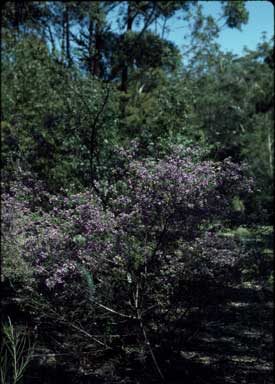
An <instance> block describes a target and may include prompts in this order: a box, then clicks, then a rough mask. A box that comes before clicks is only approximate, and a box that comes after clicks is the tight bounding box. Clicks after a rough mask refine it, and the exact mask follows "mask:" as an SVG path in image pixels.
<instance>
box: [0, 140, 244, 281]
mask: <svg viewBox="0 0 275 384" xmlns="http://www.w3.org/2000/svg"><path fill="white" fill-rule="evenodd" d="M137 151H138V145H137V143H134V144H133V150H132V151H131V150H128V152H124V153H123V152H121V156H122V157H123V159H124V163H123V162H122V164H123V167H124V169H123V171H122V169H121V170H119V169H118V170H117V173H116V174H117V175H119V177H117V179H115V180H114V181H113V182H112V184H111V185H109V186H107V187H106V181H104V182H102V183H101V182H100V181H99V183H98V187H99V188H100V186H101V184H102V188H103V187H104V188H105V190H106V188H107V194H108V196H109V200H108V208H103V206H102V204H101V201H100V199H99V198H98V197H96V196H95V194H94V193H92V192H91V191H89V190H88V191H85V192H82V193H78V194H75V195H67V196H63V195H61V194H60V195H58V196H50V197H49V199H48V211H45V210H42V209H40V208H36V209H35V210H34V209H31V207H30V202H31V199H30V198H29V197H30V191H29V190H27V189H26V190H23V189H22V188H20V189H18V188H17V189H16V188H15V190H14V191H11V192H10V193H9V194H4V196H3V200H4V204H3V212H4V223H3V225H4V226H5V231H6V232H13V233H14V232H16V231H19V230H22V231H24V238H25V240H24V242H23V244H22V257H24V258H26V259H28V261H29V262H31V263H32V265H33V267H34V271H35V274H36V276H37V277H38V278H39V279H40V280H41V279H42V280H43V281H44V282H45V284H46V285H47V287H48V288H50V289H54V288H55V287H56V286H63V285H64V284H66V281H71V280H72V279H75V277H76V276H77V275H79V274H80V272H79V265H84V266H85V268H86V269H87V270H89V271H91V272H93V273H94V274H102V276H104V278H105V281H107V280H108V279H109V280H110V281H111V280H112V279H118V276H120V278H122V279H124V280H125V276H129V274H131V276H132V275H133V273H140V271H141V270H144V269H147V268H149V266H150V267H151V269H152V270H154V268H155V267H154V264H155V265H156V263H157V264H158V268H159V270H160V271H162V272H163V273H164V272H165V271H166V272H165V275H167V276H170V277H171V276H174V275H175V274H177V275H178V276H183V274H184V273H187V271H188V273H190V274H191V275H193V276H194V277H195V276H201V275H202V274H206V275H207V274H208V275H211V276H214V275H215V273H216V272H215V271H220V270H221V269H222V268H227V267H231V266H232V265H233V264H234V263H236V261H237V259H238V257H237V256H238V252H236V246H235V244H231V243H230V244H227V243H226V242H224V240H221V239H220V238H219V237H217V236H216V235H215V234H211V233H209V232H207V225H208V224H209V223H211V221H212V220H213V219H217V218H220V219H222V218H223V217H225V216H226V215H227V212H228V209H229V208H230V204H229V201H230V199H229V197H230V195H231V196H232V195H233V196H234V195H236V194H240V193H242V192H245V193H248V192H250V191H251V180H250V179H247V178H245V177H244V169H243V167H242V166H240V165H236V164H233V163H232V162H231V161H230V159H227V160H225V161H224V162H219V163H216V162H213V161H206V160H204V161H200V160H199V151H198V150H194V151H193V150H192V149H190V148H189V149H188V148H187V149H185V150H184V151H182V149H181V148H180V147H177V148H175V150H174V153H173V154H170V155H167V156H166V157H164V158H162V159H152V158H147V159H142V160H140V159H138V158H137V156H136V153H137ZM125 164H127V167H126V168H125ZM22 191H23V192H22ZM105 192H106V191H105ZM22 214H23V215H22ZM22 217H25V219H22ZM14 224H15V225H16V229H15V228H12V225H14ZM182 244H184V249H185V252H181V247H182ZM179 255H180V256H179ZM156 260H157V261H156ZM145 264H146V265H145ZM119 269H121V271H119ZM114 276H115V277H114ZM132 277H133V278H134V276H132ZM132 277H131V279H132ZM110 284H111V283H110Z"/></svg>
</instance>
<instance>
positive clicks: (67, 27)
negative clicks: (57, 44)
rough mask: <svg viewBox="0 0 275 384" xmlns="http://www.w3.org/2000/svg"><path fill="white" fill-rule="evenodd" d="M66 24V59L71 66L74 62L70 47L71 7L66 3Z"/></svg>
mask: <svg viewBox="0 0 275 384" xmlns="http://www.w3.org/2000/svg"><path fill="white" fill-rule="evenodd" d="M65 26H66V60H67V65H68V66H69V67H70V66H71V64H72V58H71V48H70V19H69V8H68V5H67V4H66V5H65Z"/></svg>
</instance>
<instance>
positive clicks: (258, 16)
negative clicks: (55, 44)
mask: <svg viewBox="0 0 275 384" xmlns="http://www.w3.org/2000/svg"><path fill="white" fill-rule="evenodd" d="M232 1H234V0H232ZM200 4H202V6H203V13H204V15H211V16H213V17H214V18H215V19H218V18H219V16H220V15H221V11H222V9H221V2H220V1H212V0H210V1H207V0H204V1H200ZM246 8H247V10H248V12H249V21H248V24H246V25H244V26H243V27H242V30H241V31H239V30H237V29H230V28H228V27H225V28H224V29H223V30H222V31H221V33H220V37H219V38H218V40H217V42H218V43H219V44H220V45H221V49H222V50H223V51H225V52H228V51H231V52H232V53H234V54H236V55H241V54H242V52H243V48H244V46H246V47H247V48H248V49H252V50H253V49H256V47H257V44H258V43H259V42H260V41H261V36H262V33H263V32H264V31H265V32H266V37H267V39H268V40H269V39H270V38H271V37H272V36H273V35H274V7H273V5H272V3H271V2H270V1H267V0H258V1H257V0H255V1H254V0H250V1H249V0H248V1H246ZM117 15H118V9H116V10H115V11H114V12H113V13H112V14H111V15H110V16H109V21H110V22H111V23H112V29H113V30H118V26H117V23H116V21H115V20H116V18H117ZM179 15H180V14H179V13H176V14H175V16H174V17H172V18H171V19H169V22H168V23H167V26H168V27H169V29H170V32H169V33H168V34H165V38H167V39H168V40H171V41H173V42H174V43H175V44H176V45H177V46H178V47H179V48H182V45H183V42H185V41H184V39H183V37H184V35H185V34H186V33H188V30H187V29H186V26H185V27H184V25H186V24H185V23H184V22H183V21H182V20H179V19H178V16H179ZM154 28H155V27H154V26H152V27H151V29H152V30H153V31H154ZM134 29H135V28H134Z"/></svg>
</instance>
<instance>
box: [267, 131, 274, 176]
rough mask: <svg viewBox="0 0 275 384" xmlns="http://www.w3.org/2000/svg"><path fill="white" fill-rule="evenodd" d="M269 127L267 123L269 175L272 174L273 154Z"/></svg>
mask: <svg viewBox="0 0 275 384" xmlns="http://www.w3.org/2000/svg"><path fill="white" fill-rule="evenodd" d="M271 140H272V139H271V132H270V127H269V125H267V150H268V162H269V171H270V175H271V176H272V175H273V155H272V142H271Z"/></svg>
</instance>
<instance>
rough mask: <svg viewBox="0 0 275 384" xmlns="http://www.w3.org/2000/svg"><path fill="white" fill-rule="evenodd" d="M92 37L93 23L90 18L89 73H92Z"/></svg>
mask: <svg viewBox="0 0 275 384" xmlns="http://www.w3.org/2000/svg"><path fill="white" fill-rule="evenodd" d="M93 35H94V22H93V20H92V16H90V21H89V47H88V51H89V53H88V55H89V59H88V71H89V73H93Z"/></svg>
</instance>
